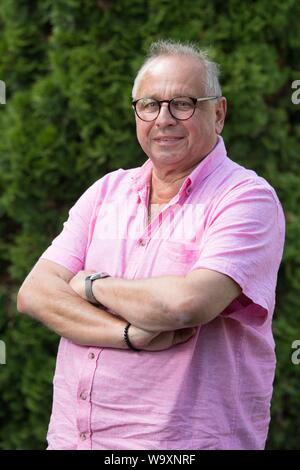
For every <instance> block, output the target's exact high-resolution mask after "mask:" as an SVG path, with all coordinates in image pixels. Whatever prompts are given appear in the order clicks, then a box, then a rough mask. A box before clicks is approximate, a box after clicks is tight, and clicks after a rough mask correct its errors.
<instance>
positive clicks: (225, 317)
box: [18, 41, 284, 450]
mask: <svg viewBox="0 0 300 470" xmlns="http://www.w3.org/2000/svg"><path fill="white" fill-rule="evenodd" d="M133 109H134V111H135V118H136V129H137V138H138V141H139V143H140V145H141V147H142V149H143V150H144V152H145V154H146V155H147V156H148V160H147V161H146V162H145V164H144V165H143V166H142V167H140V168H135V169H130V170H118V171H115V172H112V173H110V174H107V175H105V176H104V177H103V178H101V179H100V180H98V181H97V182H96V183H94V185H92V186H91V187H90V188H89V189H88V190H87V191H86V192H85V193H84V194H83V195H82V196H81V197H80V199H79V200H78V201H77V203H76V204H75V205H74V207H73V208H72V209H71V211H70V215H69V218H68V220H67V222H66V223H65V224H64V229H63V231H62V232H61V234H60V235H59V236H58V237H57V238H56V239H55V240H54V241H53V243H52V245H51V246H50V247H49V248H48V249H47V250H46V252H45V253H44V254H43V255H42V256H41V259H40V260H39V261H38V262H37V264H36V265H35V267H34V268H33V270H32V271H31V273H30V274H29V276H28V277H27V279H26V280H25V281H24V284H23V286H22V287H21V289H20V292H19V295H18V308H19V310H20V311H21V312H23V313H26V314H28V315H30V316H32V317H34V318H36V319H37V320H39V321H41V322H43V323H44V324H45V325H47V326H48V327H49V328H50V329H51V330H54V331H55V332H57V333H58V334H59V335H60V336H61V337H62V339H61V341H60V346H59V351H58V356H57V365H56V371H55V377H54V399H53V410H52V416H51V420H50V425H49V431H48V443H49V447H48V448H49V449H106V450H110V449H119V450H122V449H148V450H149V449H165V450H167V449H263V448H264V445H265V441H266V437H267V431H268V425H269V420H270V415H269V408H270V400H271V396H272V383H273V379H274V369H275V355H274V341H273V337H272V331H271V321H272V314H273V310H274V297H275V287H276V279H277V272H278V267H279V264H280V260H281V256H282V250H283V241H284V218H283V212H282V208H281V206H280V203H279V201H278V199H277V196H276V194H275V192H274V190H273V189H272V187H270V185H269V184H268V183H267V182H266V181H265V180H264V179H262V178H260V177H259V176H257V175H256V173H254V172H253V171H251V170H247V169H245V168H243V167H241V166H240V165H238V164H236V163H234V162H233V161H232V160H230V159H229V158H228V156H227V154H226V149H225V145H224V142H223V139H222V138H221V136H220V134H221V132H222V129H223V125H224V119H225V114H226V99H225V98H224V97H222V96H221V89H220V85H219V81H218V68H217V66H216V64H214V63H213V62H212V61H210V60H209V59H208V58H207V56H206V55H205V53H204V52H202V51H200V50H198V49H197V48H196V47H194V46H191V45H185V44H180V43H176V42H173V41H159V42H157V43H154V44H153V45H152V47H151V51H150V55H149V57H148V58H147V60H146V62H145V63H144V65H143V66H142V68H141V69H140V71H139V72H138V75H137V77H136V80H135V83H134V87H133Z"/></svg>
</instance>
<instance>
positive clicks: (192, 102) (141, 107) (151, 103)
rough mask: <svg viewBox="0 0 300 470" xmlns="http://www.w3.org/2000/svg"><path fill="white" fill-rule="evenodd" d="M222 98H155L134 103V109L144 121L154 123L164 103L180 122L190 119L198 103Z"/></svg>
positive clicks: (142, 99) (141, 99)
mask: <svg viewBox="0 0 300 470" xmlns="http://www.w3.org/2000/svg"><path fill="white" fill-rule="evenodd" d="M217 98H220V96H205V97H204V98H192V97H190V96H179V97H176V98H172V99H171V100H155V99H154V98H140V99H139V100H135V101H133V102H132V107H133V109H134V111H135V113H136V115H137V117H139V118H140V119H141V120H142V121H146V122H150V121H154V120H155V119H156V118H157V117H158V115H159V113H160V108H161V104H162V103H168V110H169V113H170V114H171V116H173V118H175V119H178V120H179V121H186V120H187V119H190V118H191V117H192V116H193V114H194V112H195V109H196V106H197V103H199V102H203V101H209V100H216V99H217Z"/></svg>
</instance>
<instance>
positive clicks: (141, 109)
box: [135, 98, 159, 121]
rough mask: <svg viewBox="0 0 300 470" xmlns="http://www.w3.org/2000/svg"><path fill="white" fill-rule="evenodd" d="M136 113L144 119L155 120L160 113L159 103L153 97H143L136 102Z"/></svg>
mask: <svg viewBox="0 0 300 470" xmlns="http://www.w3.org/2000/svg"><path fill="white" fill-rule="evenodd" d="M135 109H136V113H137V115H138V116H139V117H140V118H141V119H143V120H144V121H153V120H154V119H156V118H157V116H158V113H159V103H158V102H157V101H156V100H154V99H152V98H141V99H140V100H138V101H137V103H136V107H135Z"/></svg>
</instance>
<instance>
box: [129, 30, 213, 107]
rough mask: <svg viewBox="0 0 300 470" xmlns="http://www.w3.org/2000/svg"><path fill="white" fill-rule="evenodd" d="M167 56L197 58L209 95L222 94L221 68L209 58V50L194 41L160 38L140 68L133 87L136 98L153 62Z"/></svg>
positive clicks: (152, 46) (152, 45)
mask: <svg viewBox="0 0 300 470" xmlns="http://www.w3.org/2000/svg"><path fill="white" fill-rule="evenodd" d="M166 56H184V57H191V58H193V59H196V60H197V61H198V62H199V63H200V65H201V66H202V68H203V75H204V77H203V76H201V80H202V81H203V78H204V90H205V93H206V94H207V96H221V95H222V90H221V86H220V82H219V75H220V69H219V66H218V64H217V63H216V62H213V61H212V60H210V59H209V58H208V52H207V51H206V50H203V49H199V48H198V47H197V46H196V45H195V44H193V43H182V42H180V41H174V40H170V39H168V40H162V39H160V40H158V41H155V42H153V43H152V44H151V46H150V49H149V54H148V56H147V57H146V60H145V62H144V63H143V64H142V66H141V68H140V69H139V71H138V73H137V75H136V78H135V80H134V84H133V88H132V98H133V99H135V98H136V93H137V89H138V87H139V84H140V81H141V79H142V76H143V74H144V73H145V72H146V71H147V69H148V68H149V66H150V65H151V63H152V62H153V61H154V60H155V59H157V58H158V57H166Z"/></svg>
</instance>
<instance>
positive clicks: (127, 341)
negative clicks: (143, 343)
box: [124, 323, 140, 351]
mask: <svg viewBox="0 0 300 470" xmlns="http://www.w3.org/2000/svg"><path fill="white" fill-rule="evenodd" d="M130 325H131V323H127V325H126V326H125V330H124V341H125V343H126V344H127V346H128V348H129V349H132V350H133V351H140V349H137V348H135V347H134V346H132V344H131V342H130V341H129V338H128V330H129V327H130Z"/></svg>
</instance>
